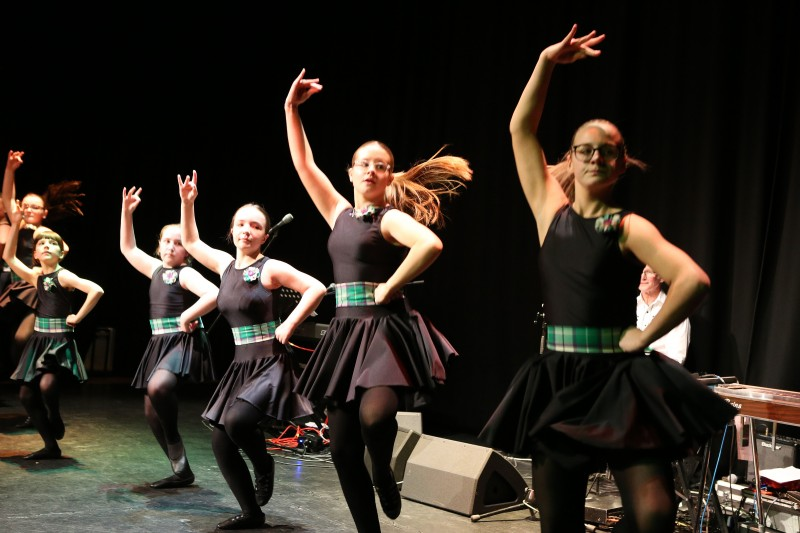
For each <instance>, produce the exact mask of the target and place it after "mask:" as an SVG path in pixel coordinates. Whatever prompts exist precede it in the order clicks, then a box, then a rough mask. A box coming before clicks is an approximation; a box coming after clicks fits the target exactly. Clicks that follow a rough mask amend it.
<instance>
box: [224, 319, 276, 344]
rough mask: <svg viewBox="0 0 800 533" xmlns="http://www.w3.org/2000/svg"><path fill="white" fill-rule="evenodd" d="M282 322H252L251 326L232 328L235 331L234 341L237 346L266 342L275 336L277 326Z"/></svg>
mask: <svg viewBox="0 0 800 533" xmlns="http://www.w3.org/2000/svg"><path fill="white" fill-rule="evenodd" d="M279 325H280V322H279V321H277V320H273V321H272V322H266V323H264V324H252V325H250V326H240V327H238V328H231V332H233V343H234V344H235V345H237V346H241V345H242V344H253V343H254V342H264V341H268V340H271V339H274V338H275V328H277V327H278V326H279Z"/></svg>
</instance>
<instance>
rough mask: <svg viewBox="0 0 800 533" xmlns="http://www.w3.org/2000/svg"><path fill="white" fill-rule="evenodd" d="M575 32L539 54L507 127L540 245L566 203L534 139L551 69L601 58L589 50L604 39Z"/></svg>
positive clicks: (563, 194) (575, 30) (596, 51)
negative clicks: (587, 58) (586, 58)
mask: <svg viewBox="0 0 800 533" xmlns="http://www.w3.org/2000/svg"><path fill="white" fill-rule="evenodd" d="M577 31H578V26H577V25H573V26H572V29H571V30H570V32H569V33H568V34H567V36H566V37H565V38H564V39H563V40H562V41H561V42H559V43H556V44H553V45H550V46H548V47H547V48H545V49H544V50H542V52H541V54H539V61H538V62H537V63H536V67H535V68H534V69H533V73H532V74H531V77H530V79H529V80H528V83H527V85H526V86H525V89H524V90H523V91H522V95H521V96H520V99H519V102H518V103H517V107H516V108H515V109H514V114H513V115H512V116H511V122H510V124H509V130H510V132H511V146H512V148H513V150H514V160H515V161H516V164H517V173H518V175H519V181H520V184H521V185H522V190H523V192H524V193H525V198H526V199H527V201H528V205H529V206H530V208H531V211H532V212H533V216H534V218H535V219H536V226H537V229H538V232H539V242H540V243H541V242H543V241H544V236H545V234H546V233H547V228H548V227H549V226H550V222H551V221H552V219H553V216H554V215H555V213H556V211H558V209H559V208H560V207H561V206H563V205H564V204H566V203H567V202H568V201H569V200H568V198H567V195H566V194H565V193H564V191H563V190H562V188H561V185H559V183H558V182H557V181H556V180H555V178H553V177H552V176H550V174H549V173H548V171H547V161H546V159H545V156H544V153H543V152H542V146H541V144H540V143H539V138H538V137H537V131H538V129H539V121H540V120H541V118H542V112H543V111H544V103H545V100H546V96H547V88H548V86H549V85H550V79H551V77H552V74H553V69H554V68H555V66H556V65H557V64H560V63H561V64H566V63H572V62H574V61H577V60H578V59H583V58H584V57H596V56H598V55H600V51H599V50H594V49H592V46H594V45H596V44H598V43H600V42H601V41H602V40H603V39H605V35H595V32H594V31H591V32H589V33H588V34H587V35H584V36H583V37H579V38H576V37H575V33H576V32H577Z"/></svg>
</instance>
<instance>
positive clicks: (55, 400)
mask: <svg viewBox="0 0 800 533" xmlns="http://www.w3.org/2000/svg"><path fill="white" fill-rule="evenodd" d="M19 399H20V402H22V406H23V407H24V408H25V412H27V413H28V416H29V417H31V423H33V427H35V428H36V431H38V432H39V435H40V436H41V437H42V440H43V441H44V445H45V448H49V449H58V443H57V442H56V438H55V436H54V435H53V430H52V426H51V421H54V420H59V419H61V412H60V405H61V390H60V387H59V382H58V376H57V375H56V374H55V373H53V372H45V373H43V374H41V375H38V376H36V377H35V378H34V379H33V381H30V382H27V383H23V384H22V386H21V387H20V389H19Z"/></svg>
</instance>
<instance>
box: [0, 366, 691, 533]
mask: <svg viewBox="0 0 800 533" xmlns="http://www.w3.org/2000/svg"><path fill="white" fill-rule="evenodd" d="M0 387H1V388H0V502H2V503H0V531H3V532H8V533H17V532H19V533H39V532H43V533H44V532H47V533H50V532H53V531H58V532H82V533H90V532H97V533H100V532H102V533H107V532H109V531H113V532H169V533H182V532H211V531H214V529H215V527H216V524H217V523H219V522H221V521H223V520H225V519H227V518H229V517H231V516H233V515H235V514H237V513H238V511H239V508H238V506H237V504H236V501H235V499H234V498H233V496H232V494H231V492H230V490H229V489H228V487H227V485H226V484H225V481H224V480H223V479H222V476H221V474H220V472H219V470H218V468H217V464H216V461H215V460H214V456H213V453H212V451H211V444H210V435H211V432H210V430H208V429H207V428H206V427H205V426H204V425H203V424H202V423H201V422H200V413H201V412H202V410H203V408H204V406H205V402H206V401H207V399H208V397H209V395H210V393H211V390H213V389H211V388H208V387H192V388H187V389H185V390H184V391H183V392H182V394H181V415H180V416H181V422H180V426H181V433H182V436H183V439H184V443H185V445H186V448H187V456H188V459H189V462H190V464H191V467H192V470H193V471H194V473H195V476H196V481H195V483H194V484H193V485H192V486H190V487H187V488H181V489H167V490H154V489H151V488H149V486H148V482H152V481H154V480H157V479H160V478H162V477H165V476H167V475H169V474H170V473H171V472H170V470H169V462H168V461H167V459H166V457H165V456H164V455H163V453H162V452H161V449H160V448H159V447H158V445H157V444H156V442H155V439H154V438H153V437H152V435H151V433H150V430H149V428H148V426H147V424H146V423H145V419H144V415H143V412H142V395H141V392H139V391H135V390H133V389H131V387H130V386H129V380H126V379H119V378H113V379H112V378H106V379H104V378H94V379H91V380H90V381H88V382H86V383H84V384H83V385H80V386H77V387H75V388H72V389H69V390H66V391H64V393H63V395H62V415H63V417H64V421H65V424H66V434H65V436H64V439H63V440H61V441H60V445H61V449H62V453H63V455H64V456H63V458H62V459H59V460H48V461H39V462H34V461H26V460H24V459H23V456H24V455H26V454H28V453H30V452H32V451H35V450H38V449H39V448H41V447H42V441H41V439H40V438H39V436H38V434H37V433H36V431H35V430H33V429H17V428H16V427H15V425H16V424H18V423H19V422H21V421H22V420H23V419H24V418H25V417H24V411H23V409H22V406H21V405H20V403H19V400H18V398H17V386H16V385H15V384H14V383H13V382H9V381H4V382H2V383H0ZM292 433H293V432H292ZM273 453H274V455H275V459H276V475H275V493H274V495H273V497H272V500H271V501H270V502H269V504H267V505H266V506H265V507H264V508H263V509H264V512H265V513H266V515H267V525H266V526H265V527H264V528H263V529H265V530H266V529H269V530H271V531H275V532H276V533H278V532H289V531H291V532H298V533H299V532H320V533H323V532H325V533H328V532H351V531H354V527H353V525H352V521H351V518H350V513H349V511H348V509H347V506H346V504H345V502H344V498H343V496H342V494H341V490H340V488H339V485H338V480H337V478H336V472H335V470H334V468H333V464H332V463H331V461H330V456H329V454H328V453H327V449H323V450H322V451H318V452H308V453H305V454H299V453H298V452H296V451H291V450H281V449H276V450H273ZM505 459H508V460H509V462H511V463H512V464H513V465H514V467H515V468H516V469H517V470H518V472H519V474H520V475H521V476H522V477H523V478H524V480H525V483H527V485H528V486H530V463H529V462H528V461H525V460H523V459H519V460H518V459H517V458H508V457H505ZM248 464H249V463H248ZM604 491H605V492H604V494H602V497H601V498H598V497H597V496H596V495H594V496H590V499H589V501H590V502H594V503H591V504H589V505H590V506H591V512H592V513H597V512H599V513H600V514H601V515H605V514H606V511H607V510H609V509H611V510H612V511H610V512H609V513H608V514H609V515H611V514H614V513H613V508H616V507H617V506H619V502H618V499H617V500H615V498H616V495H615V493H613V487H612V488H611V489H610V491H609V489H608V488H606V489H604ZM401 494H402V492H401ZM598 501H599V502H601V503H599V504H598V503H596V502H598ZM595 507H600V509H599V510H598V509H596V508H595ZM589 508H590V507H587V509H589ZM379 510H380V507H379ZM587 512H589V511H588V510H587ZM381 524H382V526H383V530H384V531H393V532H396V533H411V532H419V533H465V532H474V533H500V532H502V533H515V532H520V533H522V532H525V533H538V532H539V531H540V528H539V523H538V519H537V517H536V516H535V513H533V512H532V511H531V510H529V509H527V508H523V509H518V510H514V511H510V512H505V513H500V514H495V515H493V516H487V517H482V518H480V519H479V520H477V521H473V520H472V519H471V518H470V516H466V515H464V514H460V513H457V512H453V511H451V510H447V509H442V508H438V507H434V506H432V505H428V504H425V503H420V502H418V501H412V500H409V499H406V498H404V499H403V509H402V513H401V515H400V517H398V518H397V519H396V520H390V519H388V518H386V517H385V516H383V515H382V514H381ZM610 529H611V528H610V527H604V524H602V523H601V524H599V525H598V528H597V530H598V531H603V530H606V531H608V530H610ZM676 531H686V529H682V528H676Z"/></svg>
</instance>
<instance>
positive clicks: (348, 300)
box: [334, 281, 378, 307]
mask: <svg viewBox="0 0 800 533" xmlns="http://www.w3.org/2000/svg"><path fill="white" fill-rule="evenodd" d="M377 286H378V284H377V283H374V282H371V281H351V282H349V283H337V284H336V285H334V290H335V291H336V307H361V306H365V305H378V304H376V303H375V287H377Z"/></svg>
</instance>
